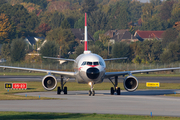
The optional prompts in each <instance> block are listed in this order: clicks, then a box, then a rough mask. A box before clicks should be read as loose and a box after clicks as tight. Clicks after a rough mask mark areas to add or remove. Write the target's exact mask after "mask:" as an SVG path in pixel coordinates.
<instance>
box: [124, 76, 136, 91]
mask: <svg viewBox="0 0 180 120" xmlns="http://www.w3.org/2000/svg"><path fill="white" fill-rule="evenodd" d="M124 88H125V89H126V90H127V91H129V92H133V91H135V90H136V89H137V88H138V80H137V78H136V77H134V76H127V77H126V78H125V79H124Z"/></svg>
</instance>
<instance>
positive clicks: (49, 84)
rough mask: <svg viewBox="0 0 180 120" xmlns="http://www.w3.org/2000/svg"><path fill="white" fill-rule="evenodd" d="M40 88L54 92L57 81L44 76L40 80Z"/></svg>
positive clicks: (51, 77) (50, 76) (49, 76)
mask: <svg viewBox="0 0 180 120" xmlns="http://www.w3.org/2000/svg"><path fill="white" fill-rule="evenodd" d="M42 86H43V87H44V89H46V90H54V89H55V88H56V86H57V80H56V78H55V77H54V76H53V75H46V76H45V77H44V78H43V80H42Z"/></svg>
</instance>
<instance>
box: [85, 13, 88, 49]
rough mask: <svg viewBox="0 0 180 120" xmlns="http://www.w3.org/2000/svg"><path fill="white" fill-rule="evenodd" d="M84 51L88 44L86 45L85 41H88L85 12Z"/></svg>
mask: <svg viewBox="0 0 180 120" xmlns="http://www.w3.org/2000/svg"><path fill="white" fill-rule="evenodd" d="M84 33H85V34H84V39H85V41H84V51H87V49H88V46H87V41H88V37H87V14H86V13H85V28H84Z"/></svg>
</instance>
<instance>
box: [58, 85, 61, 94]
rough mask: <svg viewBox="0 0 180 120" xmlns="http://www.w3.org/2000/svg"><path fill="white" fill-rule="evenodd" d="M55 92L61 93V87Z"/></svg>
mask: <svg viewBox="0 0 180 120" xmlns="http://www.w3.org/2000/svg"><path fill="white" fill-rule="evenodd" d="M57 94H58V95H59V94H61V88H60V87H58V88H57Z"/></svg>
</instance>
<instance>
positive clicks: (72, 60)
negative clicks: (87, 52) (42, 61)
mask: <svg viewBox="0 0 180 120" xmlns="http://www.w3.org/2000/svg"><path fill="white" fill-rule="evenodd" d="M43 58H47V59H54V60H64V61H71V62H74V61H75V60H74V59H66V58H56V57H46V56H43Z"/></svg>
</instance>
